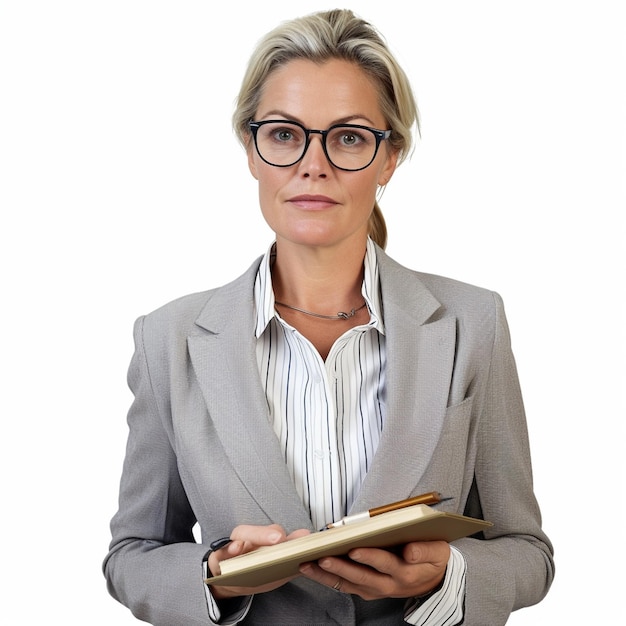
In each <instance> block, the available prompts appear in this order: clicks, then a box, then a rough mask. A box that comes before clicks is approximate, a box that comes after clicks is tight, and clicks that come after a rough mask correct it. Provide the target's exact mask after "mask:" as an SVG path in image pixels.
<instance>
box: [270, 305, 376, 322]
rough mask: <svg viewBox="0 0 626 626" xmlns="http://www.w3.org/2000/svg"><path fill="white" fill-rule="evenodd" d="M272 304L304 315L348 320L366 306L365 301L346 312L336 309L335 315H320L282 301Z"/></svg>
mask: <svg viewBox="0 0 626 626" xmlns="http://www.w3.org/2000/svg"><path fill="white" fill-rule="evenodd" d="M274 304H277V305H278V306H284V307H287V308H288V309H293V310H294V311H299V312H300V313H304V314H305V315H311V316H313V317H321V318H322V319H325V320H349V319H350V318H351V317H354V316H355V315H356V313H357V311H360V310H361V309H364V308H365V307H366V306H367V302H364V303H363V304H362V305H361V306H360V307H359V308H358V309H352V310H351V311H350V313H346V312H345V311H338V313H337V315H322V314H321V313H312V312H311V311H305V310H304V309H299V308H298V307H297V306H291V305H290V304H285V303H284V302H278V301H274Z"/></svg>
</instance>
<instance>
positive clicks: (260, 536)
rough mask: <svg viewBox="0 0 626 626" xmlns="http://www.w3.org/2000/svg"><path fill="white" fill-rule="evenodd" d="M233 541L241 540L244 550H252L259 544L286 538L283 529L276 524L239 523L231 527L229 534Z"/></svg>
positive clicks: (276, 541)
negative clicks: (253, 524) (254, 524)
mask: <svg viewBox="0 0 626 626" xmlns="http://www.w3.org/2000/svg"><path fill="white" fill-rule="evenodd" d="M230 538H231V539H232V540H233V541H243V542H244V545H245V549H244V552H249V551H250V550H254V549H255V548H258V547H259V546H272V545H274V544H276V543H280V542H281V541H285V540H286V539H287V534H286V533H285V529H284V528H283V527H282V526H280V525H278V524H271V525H269V526H251V525H245V524H243V525H240V526H236V527H235V528H234V529H233V532H232V533H231V534H230Z"/></svg>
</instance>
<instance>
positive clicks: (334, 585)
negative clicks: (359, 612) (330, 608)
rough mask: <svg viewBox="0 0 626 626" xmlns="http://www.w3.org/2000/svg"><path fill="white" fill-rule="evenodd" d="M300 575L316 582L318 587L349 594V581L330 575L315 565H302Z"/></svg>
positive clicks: (336, 575) (333, 574) (334, 574)
mask: <svg viewBox="0 0 626 626" xmlns="http://www.w3.org/2000/svg"><path fill="white" fill-rule="evenodd" d="M300 573H301V574H302V575H303V576H306V577H307V578H309V579H310V580H314V581H315V582H318V583H319V584H320V585H324V586H325V587H329V588H330V589H334V590H335V591H341V592H343V593H349V588H348V586H349V584H350V583H349V581H348V580H346V579H345V578H342V577H341V576H339V575H338V574H336V573H332V572H329V571H326V570H324V569H322V568H321V567H320V566H319V565H318V564H317V563H304V564H302V565H301V566H300Z"/></svg>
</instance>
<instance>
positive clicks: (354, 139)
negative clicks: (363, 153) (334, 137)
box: [339, 132, 363, 147]
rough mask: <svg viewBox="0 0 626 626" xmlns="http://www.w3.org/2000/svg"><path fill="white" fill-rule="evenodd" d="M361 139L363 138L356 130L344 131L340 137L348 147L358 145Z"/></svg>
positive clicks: (342, 142) (341, 141)
mask: <svg viewBox="0 0 626 626" xmlns="http://www.w3.org/2000/svg"><path fill="white" fill-rule="evenodd" d="M361 141H363V138H362V137H361V136H359V135H357V134H356V133H354V132H344V133H343V134H342V135H341V137H340V138H339V142H340V143H341V144H342V145H344V146H346V147H351V146H356V145H358V144H359V143H360V142H361Z"/></svg>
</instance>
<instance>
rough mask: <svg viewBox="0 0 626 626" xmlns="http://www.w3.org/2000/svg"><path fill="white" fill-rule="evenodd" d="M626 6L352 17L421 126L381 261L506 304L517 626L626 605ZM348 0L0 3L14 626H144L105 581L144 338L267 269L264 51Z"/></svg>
mask: <svg viewBox="0 0 626 626" xmlns="http://www.w3.org/2000/svg"><path fill="white" fill-rule="evenodd" d="M620 4H621V2H618V1H616V2H609V1H604V0H588V1H585V2H582V1H577V0H569V1H566V0H563V1H555V0H543V1H541V0H530V1H529V0H526V1H523V2H522V1H516V2H507V1H502V0H501V1H492V2H488V1H481V0H475V1H473V2H461V1H441V2H434V1H430V2H427V1H422V0H412V1H411V2H406V1H405V0H402V1H397V0H386V1H385V2H380V1H378V2H374V1H373V0H361V1H359V0H354V2H353V3H352V5H351V6H352V8H353V9H354V10H355V11H356V12H357V13H359V14H360V15H362V16H363V17H365V18H366V19H368V20H371V21H372V22H373V23H374V24H375V25H377V26H378V27H379V29H380V30H381V31H382V32H383V34H384V35H385V36H386V38H387V39H388V41H389V43H390V45H391V47H392V49H393V50H394V51H395V53H396V54H397V56H398V58H399V60H400V62H401V63H402V64H403V66H404V67H405V69H406V71H407V73H408V75H409V76H410V78H411V80H412V82H413V85H414V88H415V91H416V93H417V96H418V101H419V105H420V109H421V114H422V125H423V138H422V141H421V142H420V143H419V144H418V147H417V149H416V152H415V154H414V156H413V158H412V160H411V161H410V162H407V163H405V164H404V165H402V167H401V168H400V170H399V171H398V172H397V173H396V176H395V178H394V180H393V181H392V183H391V184H390V185H389V187H388V189H387V191H386V192H385V195H384V197H383V199H382V207H383V210H384V212H385V214H386V217H387V220H388V226H389V231H390V241H389V246H388V251H389V253H390V254H391V255H392V256H394V257H395V258H396V259H397V260H399V261H400V262H402V263H404V264H406V265H409V266H411V267H414V268H416V269H420V270H424V271H429V272H435V273H440V274H445V275H450V276H453V277H456V278H459V279H462V280H465V281H467V282H471V283H476V284H480V285H483V286H486V287H489V288H492V289H494V290H496V291H498V292H500V294H501V295H502V296H503V297H504V300H505V304H506V306H507V313H508V318H509V323H510V326H511V330H512V336H513V344H514V350H515V353H516V356H517V360H518V366H519V372H520V377H521V381H522V386H523V389H524V393H525V400H526V405H527V413H528V422H529V430H530V436H531V443H532V449H533V455H534V468H535V480H536V490H537V494H538V497H539V498H540V502H541V504H542V509H543V513H544V523H545V528H546V530H547V532H548V533H549V535H550V536H551V538H552V539H553V541H554V544H555V547H556V560H557V578H556V581H555V583H554V586H553V589H552V591H551V593H550V594H549V596H548V597H547V599H546V600H545V601H544V602H543V603H541V604H540V605H538V606H537V607H533V608H530V609H526V610H523V611H521V612H518V613H516V614H514V616H513V617H512V618H511V620H510V623H511V624H515V625H518V626H519V625H522V624H527V625H533V626H537V625H544V624H550V625H553V624H600V623H614V616H615V613H616V610H617V609H618V607H622V606H623V600H624V598H623V592H622V586H621V584H618V578H617V577H616V576H614V575H612V574H611V571H612V570H609V567H610V566H612V565H617V567H619V568H622V569H621V574H620V578H621V581H623V567H624V564H623V562H619V558H620V555H619V553H620V552H621V559H622V561H623V558H624V553H623V548H622V545H621V544H622V543H623V539H622V537H621V526H622V525H623V520H619V519H617V518H616V520H615V522H613V521H611V518H610V517H607V518H605V519H604V520H603V518H602V513H603V512H607V513H608V514H609V515H610V514H615V515H617V514H619V513H620V512H621V513H623V512H624V503H623V502H624V496H625V492H624V481H623V479H624V478H625V476H624V461H623V456H624V443H625V437H624V435H625V432H624V418H625V413H626V411H625V401H624V392H625V382H626V380H625V377H624V374H625V371H624V348H625V346H624V322H625V317H624V314H625V310H624V303H623V295H624V272H623V267H624V260H625V259H624V234H625V233H624V221H623V219H624V218H623V216H624V209H625V208H626V202H625V185H624V172H625V168H626V161H625V156H624V138H625V134H624V133H625V123H624V116H625V111H626V89H625V82H624V81H625V76H626V63H625V52H624V47H623V44H622V42H621V41H620V39H622V40H623V39H624V33H625V32H626V22H625V21H624V18H623V17H621V16H620V14H619V11H618V5H620ZM296 5H297V6H296ZM333 6H334V5H332V4H325V3H324V2H322V3H320V2H309V1H303V2H298V3H294V2H287V1H285V2H279V1H276V0H268V1H267V2H264V3H254V4H253V3H243V4H242V3H239V2H237V3H234V2H217V3H215V2H208V1H207V2H198V1H196V2H186V1H184V0H183V1H181V0H179V1H177V2H158V1H150V2H148V1H136V0H124V1H119V0H108V1H107V2H104V1H102V2H97V1H88V0H83V1H74V2H71V1H64V0H60V1H53V0H50V1H40V2H30V1H28V0H15V1H10V0H9V1H7V0H5V1H4V2H2V3H0V92H1V96H0V194H1V196H0V203H1V216H0V220H1V222H0V223H1V224H2V227H1V229H0V261H1V267H2V270H1V271H2V274H1V276H2V294H3V302H4V304H2V306H1V307H0V311H1V315H2V320H1V321H2V323H1V325H0V328H1V332H2V337H1V347H0V349H1V354H2V359H1V366H2V377H1V380H2V400H3V402H2V406H3V415H2V437H1V444H0V445H1V446H2V454H1V455H0V456H1V460H0V462H1V463H2V467H1V471H2V477H3V486H2V511H3V513H2V522H1V524H2V529H1V531H2V537H3V544H2V546H1V548H0V554H1V559H2V567H1V568H0V588H1V589H2V595H3V600H2V607H0V610H1V612H2V615H3V616H5V617H6V616H8V615H12V617H11V618H10V619H9V620H8V621H7V623H11V624H46V625H51V624H63V625H68V624H81V625H85V624H132V623H137V622H136V621H135V620H134V618H132V616H131V615H130V613H129V612H128V611H127V610H126V609H124V608H123V607H121V605H118V604H117V603H116V602H115V601H114V600H112V599H111V598H110V597H109V596H108V595H107V592H106V590H105V583H104V579H103V577H102V574H101V571H100V564H101V561H102V559H103V557H104V555H105V553H106V550H107V545H108V541H109V532H108V522H109V519H110V517H111V516H112V514H113V513H114V511H115V508H116V498H117V487H118V481H119V475H120V470H121V463H122V459H123V454H124V445H125V437H126V424H125V414H126V411H127V408H128V406H129V403H130V400H131V396H130V392H129V391H128V389H127V388H126V381H125V376H126V368H127V365H128V362H129V359H130V357H131V353H132V340H131V329H132V324H133V321H134V319H135V318H136V317H137V316H138V315H140V314H142V313H145V312H148V311H150V310H152V309H153V308H155V307H157V306H159V305H161V304H162V303H164V302H166V301H168V300H170V299H173V298H175V297H177V296H179V295H183V294H185V293H188V292H191V291H197V290H202V289H206V288H208V287H212V286H216V285H219V284H222V283H223V282H226V281H228V280H230V279H232V278H234V277H235V276H237V275H239V274H240V273H241V272H242V271H243V270H244V269H245V268H247V267H248V265H249V264H250V263H251V261H252V260H253V259H254V258H255V257H256V256H257V255H259V254H261V253H263V252H264V251H265V249H266V246H267V245H268V244H269V243H270V241H271V233H270V232H269V231H268V229H267V227H266V226H265V225H264V223H263V222H262V220H261V218H260V215H259V211H258V208H257V201H256V190H255V185H254V181H253V180H252V178H251V177H250V175H249V173H248V171H247V168H246V162H245V158H244V154H243V152H242V150H241V148H240V147H239V146H238V144H237V143H236V141H235V139H234V137H233V135H232V132H231V129H230V116H231V112H232V103H233V99H234V97H235V94H236V92H237V90H238V86H239V80H240V78H241V76H242V73H243V70H244V65H245V62H246V60H247V58H248V56H249V53H250V52H251V50H252V47H253V45H254V43H255V42H256V40H257V39H258V38H259V37H260V36H261V34H263V33H264V32H265V31H266V30H268V29H269V28H270V27H273V26H274V25H275V24H276V23H277V22H279V21H282V20H283V19H288V18H291V17H295V16H297V15H300V14H304V13H308V12H310V11H313V10H318V9H322V8H333ZM212 7H217V8H212ZM613 523H615V524H616V525H617V527H618V530H619V532H618V533H613V532H611V526H612V525H613ZM176 626H179V625H176ZM180 626H184V625H180Z"/></svg>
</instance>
